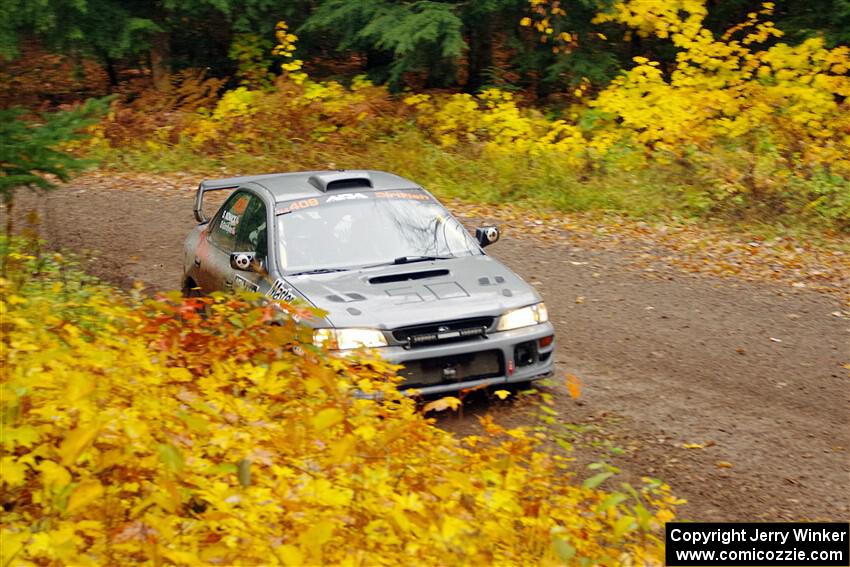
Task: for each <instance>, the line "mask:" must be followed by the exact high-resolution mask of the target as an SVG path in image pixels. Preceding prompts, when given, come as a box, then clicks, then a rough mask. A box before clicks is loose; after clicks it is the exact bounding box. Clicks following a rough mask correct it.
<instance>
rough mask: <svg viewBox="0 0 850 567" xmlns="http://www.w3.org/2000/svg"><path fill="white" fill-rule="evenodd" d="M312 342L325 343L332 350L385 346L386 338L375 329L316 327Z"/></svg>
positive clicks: (316, 343) (320, 344)
mask: <svg viewBox="0 0 850 567" xmlns="http://www.w3.org/2000/svg"><path fill="white" fill-rule="evenodd" d="M313 344H315V345H316V346H322V345H327V346H328V348H329V349H332V350H346V349H352V348H359V347H366V348H374V347H382V346H387V339H386V337H384V334H383V333H382V332H381V331H379V330H377V329H316V330H315V331H314V332H313Z"/></svg>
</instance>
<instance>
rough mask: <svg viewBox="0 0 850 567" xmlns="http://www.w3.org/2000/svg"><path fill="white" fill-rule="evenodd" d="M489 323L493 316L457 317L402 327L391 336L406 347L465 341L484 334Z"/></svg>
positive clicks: (491, 321)
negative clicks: (452, 319)
mask: <svg viewBox="0 0 850 567" xmlns="http://www.w3.org/2000/svg"><path fill="white" fill-rule="evenodd" d="M491 325H493V317H477V318H475V319H458V320H455V321H443V322H441V323H428V324H427V325H415V326H411V327H402V328H400V329H396V330H394V331H393V338H394V339H395V340H397V341H399V342H401V343H405V344H406V345H407V346H408V347H418V346H425V345H431V344H442V343H448V342H456V341H465V340H469V339H474V338H476V337H483V336H485V335H486V334H487V329H489V328H490V326H491Z"/></svg>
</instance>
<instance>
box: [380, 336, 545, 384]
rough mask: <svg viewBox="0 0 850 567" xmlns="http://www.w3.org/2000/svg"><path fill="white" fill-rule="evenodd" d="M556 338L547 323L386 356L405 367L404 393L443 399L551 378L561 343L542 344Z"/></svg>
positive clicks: (386, 350)
mask: <svg viewBox="0 0 850 567" xmlns="http://www.w3.org/2000/svg"><path fill="white" fill-rule="evenodd" d="M554 334H555V329H554V327H553V326H552V324H551V323H549V322H546V323H542V324H539V325H533V326H530V327H523V328H521V329H514V330H511V331H502V332H496V333H490V334H488V335H487V336H486V337H480V338H475V339H472V340H466V341H461V342H455V343H447V344H441V345H440V344H438V345H430V346H421V347H414V348H405V347H402V346H389V347H383V348H381V349H380V354H381V356H382V357H383V358H384V359H386V360H387V361H389V362H391V363H393V364H401V365H404V366H405V368H404V369H402V370H401V371H400V372H399V375H401V376H405V378H406V380H405V382H403V383H402V384H401V385H400V386H399V387H400V388H401V389H402V390H415V391H416V392H417V393H419V394H423V395H428V394H441V393H445V392H456V391H459V390H464V389H467V388H474V387H476V386H482V385H484V386H492V385H499V384H511V383H517V382H528V381H531V380H537V379H539V378H545V377H546V376H549V375H551V374H552V371H553V368H554V350H555V341H554V339H552V341H551V342H550V343H549V344H547V345H546V346H541V344H540V340H541V339H546V338H547V337H553V336H554ZM411 393H413V392H411Z"/></svg>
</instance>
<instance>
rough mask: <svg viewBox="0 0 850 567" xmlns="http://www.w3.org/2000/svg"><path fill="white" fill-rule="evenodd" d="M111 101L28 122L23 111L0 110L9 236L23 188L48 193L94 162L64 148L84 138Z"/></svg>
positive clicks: (1, 187)
mask: <svg viewBox="0 0 850 567" xmlns="http://www.w3.org/2000/svg"><path fill="white" fill-rule="evenodd" d="M107 103H108V99H91V100H89V101H87V102H86V103H85V104H83V105H81V106H79V107H78V108H76V109H73V110H67V111H62V112H54V113H44V114H41V116H40V118H41V120H40V121H30V120H26V119H25V115H26V111H25V110H24V109H22V108H11V109H7V110H0V197H2V200H3V204H4V205H5V208H6V235H7V236H10V235H11V233H12V228H13V223H14V207H13V205H14V196H15V191H16V190H17V189H18V188H21V187H27V188H30V189H34V190H42V191H48V190H50V189H53V188H54V187H55V184H54V179H56V180H59V181H68V179H70V177H71V175H73V174H74V173H76V172H78V171H80V170H82V169H84V168H85V167H87V166H88V165H90V164H91V161H89V160H84V159H80V158H78V157H76V156H74V155H72V154H70V153H68V152H67V151H65V150H64V149H63V145H65V144H67V143H68V142H71V141H73V140H79V139H81V138H83V137H85V135H86V133H85V132H84V130H85V128H86V127H87V126H90V125H91V124H93V123H94V122H96V119H97V117H98V116H99V115H101V114H102V113H103V112H104V110H105V109H106V105H107Z"/></svg>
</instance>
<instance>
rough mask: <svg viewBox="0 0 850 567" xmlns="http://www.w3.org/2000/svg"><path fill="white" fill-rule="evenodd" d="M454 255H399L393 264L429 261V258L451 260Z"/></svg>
mask: <svg viewBox="0 0 850 567" xmlns="http://www.w3.org/2000/svg"><path fill="white" fill-rule="evenodd" d="M451 258H454V256H399V257H398V258H396V259H395V260H393V261H392V263H393V264H411V263H413V262H428V261H429V260H449V259H451Z"/></svg>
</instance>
